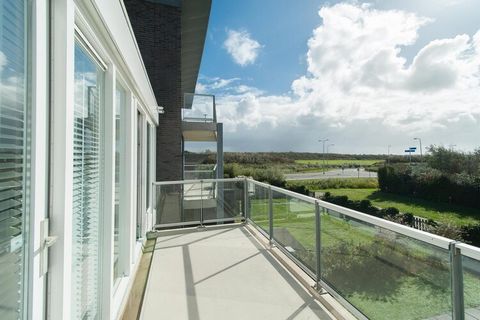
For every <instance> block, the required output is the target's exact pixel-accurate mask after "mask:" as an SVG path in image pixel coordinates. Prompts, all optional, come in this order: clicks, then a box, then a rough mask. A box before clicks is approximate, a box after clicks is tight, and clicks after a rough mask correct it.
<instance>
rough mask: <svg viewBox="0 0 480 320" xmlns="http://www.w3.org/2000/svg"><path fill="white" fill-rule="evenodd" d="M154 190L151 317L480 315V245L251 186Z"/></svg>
mask: <svg viewBox="0 0 480 320" xmlns="http://www.w3.org/2000/svg"><path fill="white" fill-rule="evenodd" d="M154 194H155V196H154V201H155V203H154V207H155V208H156V217H157V218H156V223H155V227H154V230H152V232H151V233H150V235H149V236H150V237H151V238H153V239H156V240H155V241H156V242H155V244H154V253H153V258H152V262H151V267H150V272H149V276H148V282H147V285H146V289H145V297H144V300H143V306H142V307H141V311H140V312H141V318H142V319H154V318H156V316H158V315H159V314H164V315H165V317H166V318H175V319H217V318H218V319H225V318H228V319H235V318H238V319H294V318H298V319H304V318H309V319H310V318H321V319H334V318H337V319H349V318H354V317H355V318H359V319H365V318H371V319H480V249H479V248H476V247H472V246H469V245H466V244H463V243H459V242H456V241H453V240H450V239H447V238H443V237H439V236H436V235H433V234H430V233H426V232H423V231H419V230H415V229H412V228H409V227H406V226H403V225H399V224H396V223H393V222H390V221H387V220H383V219H379V218H376V217H373V216H369V215H366V214H363V213H360V212H356V211H353V210H349V209H346V208H343V207H339V206H336V205H333V204H330V203H326V202H323V201H320V200H317V199H314V198H310V197H307V196H303V195H300V194H296V193H293V192H290V191H287V190H284V189H281V188H277V187H274V186H270V185H267V184H264V183H260V182H257V181H254V180H251V179H244V178H241V179H216V180H200V181H199V180H191V181H178V182H160V183H154ZM172 199H173V200H172ZM172 203H175V205H173V204H172ZM171 228H176V229H171Z"/></svg>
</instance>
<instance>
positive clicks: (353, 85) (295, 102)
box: [218, 4, 480, 152]
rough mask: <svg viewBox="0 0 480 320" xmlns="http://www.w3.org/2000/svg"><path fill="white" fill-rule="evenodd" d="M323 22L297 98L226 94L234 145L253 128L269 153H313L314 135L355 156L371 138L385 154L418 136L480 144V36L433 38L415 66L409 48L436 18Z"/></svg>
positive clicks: (356, 11) (337, 13)
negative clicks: (387, 149)
mask: <svg viewBox="0 0 480 320" xmlns="http://www.w3.org/2000/svg"><path fill="white" fill-rule="evenodd" d="M319 15H320V17H321V18H322V21H323V23H322V24H321V25H320V26H319V27H317V28H316V29H315V30H314V31H313V34H312V37H311V38H310V39H309V41H308V52H307V55H306V56H307V63H308V73H307V74H305V75H303V76H301V77H299V78H298V79H296V80H295V81H293V82H292V85H291V89H292V92H293V94H287V93H286V94H284V95H266V94H265V93H264V92H262V91H261V90H258V89H256V88H252V87H248V86H245V85H243V84H241V83H240V81H239V80H236V81H235V83H234V84H233V85H231V86H229V85H227V86H225V87H224V88H223V89H224V90H223V92H224V93H225V95H224V96H223V97H219V98H218V102H219V107H218V110H219V119H220V120H221V121H224V122H225V123H226V125H225V128H226V130H227V131H230V134H231V135H230V137H231V138H232V139H233V140H235V138H234V137H243V136H245V129H246V128H247V129H248V130H249V132H251V133H252V135H253V137H262V139H270V140H266V141H271V142H270V143H271V146H272V148H271V150H289V149H298V148H304V149H305V150H309V148H310V149H311V148H315V147H316V146H312V145H311V141H316V136H326V135H328V134H331V135H335V136H336V137H337V138H338V137H344V139H345V141H344V143H345V146H346V145H349V146H350V149H349V150H345V151H351V150H354V149H355V148H360V144H359V139H362V138H367V137H366V136H365V134H366V133H369V134H370V136H369V137H368V139H369V141H370V142H371V144H372V145H375V143H376V144H377V145H380V147H381V145H382V144H386V145H388V144H390V143H391V142H390V140H395V141H400V140H401V139H407V140H408V142H407V143H411V137H410V138H409V136H411V135H417V134H422V135H423V137H425V138H426V139H425V140H427V141H426V144H428V143H429V141H428V139H431V140H430V142H431V143H439V141H436V140H438V139H440V140H441V139H444V140H446V139H457V140H462V141H463V142H464V143H465V145H467V144H468V145H469V146H470V147H472V146H478V136H479V135H480V129H479V128H478V124H479V121H480V31H479V32H477V33H476V34H475V35H474V36H473V37H472V36H469V35H466V34H463V35H457V36H455V37H453V38H447V39H435V40H432V41H431V42H430V43H428V44H427V45H425V46H424V47H423V48H421V49H420V50H419V51H418V53H417V54H416V55H415V57H414V59H413V61H412V62H411V63H410V64H407V60H406V59H405V58H404V57H403V56H402V48H403V47H405V46H410V45H413V44H414V43H415V42H416V40H417V38H418V32H419V30H420V29H421V28H422V27H423V26H425V25H426V24H428V23H431V22H432V21H433V20H432V19H430V18H427V17H421V16H418V15H416V14H414V13H409V12H405V11H399V10H376V9H375V8H373V7H371V6H370V5H355V4H337V5H334V6H330V7H323V8H322V9H321V10H320V11H319ZM230 84H232V83H230ZM239 128H241V130H240V129H239ZM462 128H464V129H462ZM453 130H458V132H455V131H453ZM465 130H470V131H465ZM293 133H294V134H293ZM305 135H311V137H310V138H311V140H309V141H310V142H309V143H310V145H305V142H303V141H304V140H305ZM404 137H406V138H404ZM389 139H390V140H389ZM227 140H228V139H226V141H227ZM377 140H378V141H377ZM235 141H237V142H236V143H239V142H238V141H240V139H238V140H235ZM382 141H383V142H382ZM387 141H389V142H387ZM440 142H441V141H440ZM444 142H445V143H449V142H451V141H444ZM265 143H267V142H265ZM457 143H460V142H459V141H457ZM336 146H338V147H336V150H337V151H341V146H340V143H336ZM263 149H266V150H268V149H269V148H268V147H267V146H264V148H263ZM300 150H301V149H300ZM313 150H316V149H313ZM361 150H366V149H361ZM370 151H371V152H373V150H370ZM377 151H378V150H377ZM400 152H401V151H400Z"/></svg>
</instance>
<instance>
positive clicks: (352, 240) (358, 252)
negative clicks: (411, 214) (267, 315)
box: [250, 190, 480, 320]
mask: <svg viewBox="0 0 480 320" xmlns="http://www.w3.org/2000/svg"><path fill="white" fill-rule="evenodd" d="M335 191H338V190H335ZM357 196H358V197H360V196H361V195H360V194H358V193H357ZM255 197H256V199H255V198H253V199H251V200H250V206H251V209H250V212H251V218H252V220H253V221H254V222H255V223H257V224H258V225H259V226H260V227H262V228H263V229H264V230H265V231H267V232H268V213H267V212H268V200H267V198H266V193H265V192H263V193H262V192H257V193H256V194H255ZM314 212H315V209H314V206H313V205H312V204H310V203H306V202H303V201H299V200H296V199H292V198H290V197H289V198H286V197H283V196H281V195H280V194H274V199H273V217H274V219H273V226H274V238H275V240H277V241H278V242H280V243H281V244H282V245H283V246H284V247H289V248H290V251H291V253H292V254H293V255H294V256H295V257H296V258H297V259H299V260H300V261H302V262H303V263H304V264H305V265H306V266H308V267H309V268H310V269H311V270H312V271H313V272H315V269H316V266H315V250H314V248H315V216H314ZM321 252H322V256H321V270H322V278H323V279H324V281H327V282H328V283H329V284H330V285H331V286H332V287H334V288H335V290H336V291H337V292H339V293H340V294H341V295H342V296H343V297H344V298H346V299H347V300H348V301H350V303H352V304H353V305H354V306H355V307H357V308H358V309H359V310H361V311H362V312H363V313H364V314H365V315H367V316H368V317H369V318H371V319H389V320H393V319H425V318H430V317H433V316H439V315H448V314H449V313H450V296H451V293H450V272H449V255H448V252H446V251H443V250H440V249H436V248H434V247H432V246H430V245H426V244H422V243H420V242H416V241H411V240H409V239H407V238H405V237H402V236H399V235H395V234H394V233H393V232H390V231H387V230H382V229H377V228H374V227H372V226H370V225H367V224H363V223H359V222H358V221H355V220H351V219H348V218H345V217H344V216H342V215H338V214H335V213H333V212H329V213H327V212H323V213H322V215H321ZM464 280H465V283H466V284H467V285H466V287H465V297H466V300H465V305H466V307H479V306H480V300H479V299H478V292H480V277H479V276H478V274H477V275H474V274H471V273H468V272H465V273H464Z"/></svg>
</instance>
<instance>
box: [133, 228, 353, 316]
mask: <svg viewBox="0 0 480 320" xmlns="http://www.w3.org/2000/svg"><path fill="white" fill-rule="evenodd" d="M179 232H180V233H176V234H175V233H166V235H160V236H159V237H158V238H157V240H156V245H155V250H154V253H153V258H152V262H151V266H150V271H149V276H148V281H147V284H146V288H145V295H144V299H143V306H142V309H141V315H140V319H145V320H150V319H189V320H195V319H209V320H210V319H222V320H223V319H335V317H334V316H333V315H332V313H330V312H329V311H328V310H331V305H330V308H328V307H326V306H324V305H322V304H320V303H319V301H318V300H317V299H315V298H314V297H313V296H312V295H311V294H310V293H309V291H308V290H307V289H306V287H305V286H303V285H302V284H301V283H300V282H299V281H297V278H295V277H294V276H293V275H292V274H291V273H290V272H289V271H287V270H286V269H285V268H284V267H283V265H282V264H281V263H280V262H279V261H278V260H277V259H276V258H274V256H273V255H271V254H270V252H269V251H268V250H267V249H266V248H265V247H264V246H263V245H262V243H261V242H260V241H259V240H257V238H256V237H255V236H253V235H252V234H253V233H252V232H251V230H249V229H248V228H246V227H244V226H241V225H237V226H225V227H217V228H212V229H197V230H196V229H193V230H192V229H190V231H189V232H185V231H183V232H182V231H179ZM343 312H345V311H343ZM345 318H350V317H349V316H348V315H347V316H346V317H345Z"/></svg>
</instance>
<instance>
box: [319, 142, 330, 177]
mask: <svg viewBox="0 0 480 320" xmlns="http://www.w3.org/2000/svg"><path fill="white" fill-rule="evenodd" d="M327 141H328V139H320V140H318V142H321V143H322V157H323V174H325V142H327Z"/></svg>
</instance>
